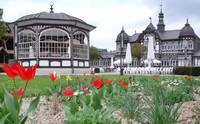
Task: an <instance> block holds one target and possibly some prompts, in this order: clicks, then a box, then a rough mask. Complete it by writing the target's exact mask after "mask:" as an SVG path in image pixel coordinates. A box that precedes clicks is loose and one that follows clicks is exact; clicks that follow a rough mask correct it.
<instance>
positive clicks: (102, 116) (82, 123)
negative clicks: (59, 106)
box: [64, 106, 120, 124]
mask: <svg viewBox="0 0 200 124" xmlns="http://www.w3.org/2000/svg"><path fill="white" fill-rule="evenodd" d="M112 112H113V110H112V109H110V108H108V109H106V110H94V109H93V108H92V107H89V106H85V107H84V108H83V109H82V110H80V111H78V112H76V113H75V114H73V115H71V114H68V117H67V119H66V120H65V122H64V123H65V124H120V121H119V120H118V119H116V118H113V117H112Z"/></svg>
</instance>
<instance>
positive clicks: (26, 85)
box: [20, 81, 29, 102]
mask: <svg viewBox="0 0 200 124" xmlns="http://www.w3.org/2000/svg"><path fill="white" fill-rule="evenodd" d="M28 82H29V81H26V85H25V87H24V92H23V94H22V97H21V99H20V102H22V98H23V96H24V93H25V92H26V88H27V86H28Z"/></svg>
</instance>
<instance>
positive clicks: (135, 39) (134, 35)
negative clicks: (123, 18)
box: [129, 33, 140, 43]
mask: <svg viewBox="0 0 200 124" xmlns="http://www.w3.org/2000/svg"><path fill="white" fill-rule="evenodd" d="M139 36H140V33H135V34H133V35H132V36H129V42H130V43H132V42H136V41H137V40H138V38H139Z"/></svg>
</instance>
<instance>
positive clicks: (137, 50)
mask: <svg viewBox="0 0 200 124" xmlns="http://www.w3.org/2000/svg"><path fill="white" fill-rule="evenodd" d="M146 50H147V49H146V47H145V46H144V45H141V44H140V43H134V44H133V45H132V47H131V54H132V56H133V58H137V59H138V61H140V59H141V58H142V57H143V56H144V55H145V52H146Z"/></svg>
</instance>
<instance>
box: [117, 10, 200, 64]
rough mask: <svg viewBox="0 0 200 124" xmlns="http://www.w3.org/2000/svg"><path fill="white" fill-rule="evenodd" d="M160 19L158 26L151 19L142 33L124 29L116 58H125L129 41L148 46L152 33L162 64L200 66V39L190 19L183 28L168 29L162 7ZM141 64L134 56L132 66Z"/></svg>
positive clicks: (120, 36)
mask: <svg viewBox="0 0 200 124" xmlns="http://www.w3.org/2000/svg"><path fill="white" fill-rule="evenodd" d="M158 20H159V21H158V24H157V28H156V27H155V26H154V25H153V23H152V21H151V19H150V24H149V25H148V26H147V27H146V28H145V29H144V31H143V32H142V33H135V34H133V35H131V36H129V35H128V34H127V33H126V32H125V30H124V29H122V30H121V32H120V33H119V34H118V36H117V39H116V55H115V58H116V59H119V58H120V57H123V58H124V56H125V54H126V46H127V43H130V44H131V45H134V43H141V44H142V45H144V46H147V45H148V39H147V36H148V35H151V36H153V38H154V53H155V57H156V59H158V60H160V61H161V62H162V63H161V65H160V66H163V67H174V66H200V39H199V37H198V36H197V34H196V33H195V31H194V30H193V28H192V27H191V25H190V24H189V21H188V19H187V21H186V24H185V25H184V26H183V28H182V29H176V30H166V29H165V23H164V13H163V12H162V9H161V10H160V13H159V15H158ZM145 59H146V56H144V57H143V58H142V60H145ZM139 65H140V64H139V63H137V60H136V59H135V58H133V62H132V66H139Z"/></svg>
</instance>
